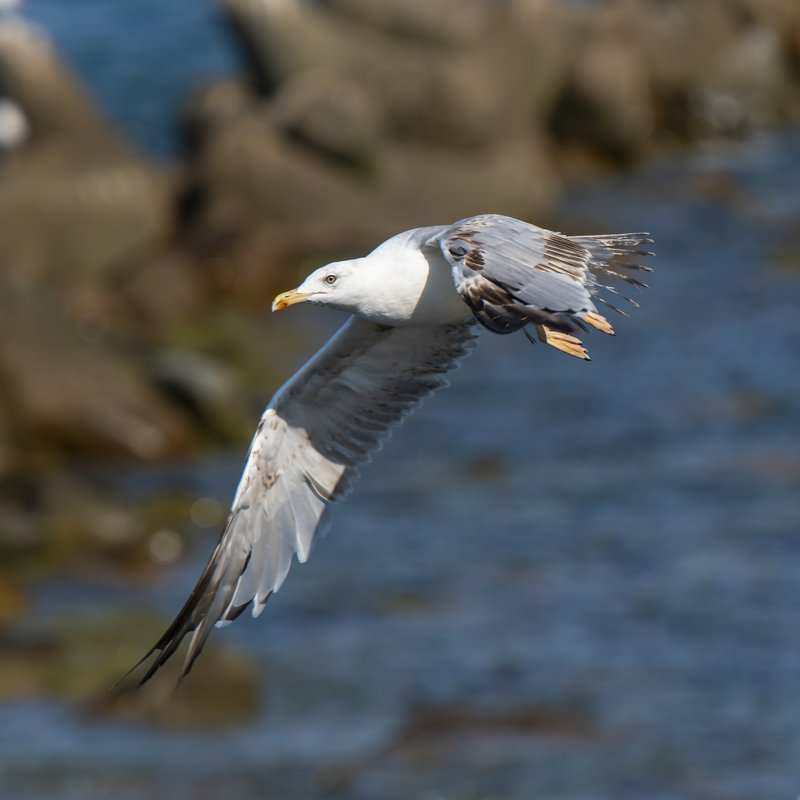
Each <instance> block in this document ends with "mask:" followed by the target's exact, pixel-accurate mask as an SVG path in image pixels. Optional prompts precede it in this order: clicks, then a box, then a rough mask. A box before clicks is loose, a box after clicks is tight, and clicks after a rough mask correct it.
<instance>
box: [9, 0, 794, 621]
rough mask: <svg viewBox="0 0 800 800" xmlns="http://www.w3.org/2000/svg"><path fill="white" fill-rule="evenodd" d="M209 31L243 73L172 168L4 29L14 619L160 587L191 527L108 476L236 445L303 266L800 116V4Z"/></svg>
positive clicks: (266, 17)
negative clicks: (173, 540)
mask: <svg viewBox="0 0 800 800" xmlns="http://www.w3.org/2000/svg"><path fill="white" fill-rule="evenodd" d="M220 11H221V17H222V19H223V20H224V21H225V23H226V24H227V25H228V26H229V28H230V29H231V31H232V32H233V34H234V35H235V38H236V40H237V41H238V43H239V44H240V46H241V54H242V65H243V67H242V72H241V74H239V75H231V76H221V77H220V79H219V80H218V81H216V82H214V83H211V84H209V85H206V86H202V87H198V88H197V89H196V91H195V92H194V94H193V95H192V96H191V97H188V98H186V103H185V107H184V108H183V109H182V110H180V125H181V132H182V140H183V147H184V150H183V157H182V158H181V159H180V161H179V162H178V163H174V164H171V165H168V166H164V165H160V164H156V163H151V162H150V161H148V159H147V158H145V157H144V156H143V155H142V153H141V152H139V151H138V150H137V146H136V144H135V143H134V142H130V141H126V140H125V139H124V137H123V136H122V135H121V134H120V133H119V132H118V131H117V130H115V128H114V126H113V125H112V124H110V122H109V121H108V119H107V118H106V117H105V115H104V113H103V111H102V110H100V109H98V108H97V107H96V106H95V104H94V103H93V102H92V100H91V98H90V97H89V96H88V95H87V92H86V91H85V89H84V88H83V87H82V86H81V85H80V83H79V81H78V80H77V78H76V76H75V74H74V73H73V72H72V70H71V69H70V67H69V65H67V64H66V63H64V61H63V60H62V58H61V57H60V56H59V53H58V52H56V51H55V49H54V47H53V46H52V44H51V43H50V42H49V41H48V39H47V37H46V35H45V34H44V33H42V32H41V31H39V30H37V29H35V28H33V27H32V26H30V25H28V24H26V23H25V22H24V21H22V20H20V19H17V18H6V19H4V20H1V21H0V557H2V563H3V564H4V565H7V569H6V570H5V571H0V624H2V621H3V620H4V619H5V618H6V616H10V617H13V616H14V613H15V611H14V610H15V609H18V608H21V607H22V605H23V604H24V603H23V600H21V599H20V596H19V594H18V593H17V592H16V591H15V589H14V586H12V585H11V584H9V586H8V587H5V584H4V582H6V583H7V582H9V581H10V580H11V578H10V574H11V572H12V571H13V572H14V574H16V575H19V574H20V569H23V574H24V569H27V570H30V571H33V572H34V573H35V572H37V571H39V572H40V571H41V570H42V569H47V568H49V567H51V566H55V565H58V566H59V568H61V567H62V566H63V564H64V563H71V564H74V563H76V562H77V563H83V562H85V561H87V560H90V561H94V560H96V561H99V562H101V563H105V564H106V565H109V566H110V567H113V568H120V569H125V570H130V569H138V568H142V569H146V568H147V564H149V563H150V562H151V561H152V560H153V559H152V556H153V552H154V551H153V547H152V546H151V545H152V538H151V534H152V532H153V530H155V529H157V528H158V527H159V526H163V525H164V524H165V522H164V520H165V519H166V520H167V521H169V520H170V514H174V509H173V510H172V511H169V510H166V511H165V510H164V509H161V510H151V511H150V512H148V513H141V510H140V509H137V510H136V513H133V511H134V510H133V509H132V508H131V506H130V501H129V500H128V499H127V498H124V497H117V496H116V495H115V494H114V493H113V492H110V491H108V490H107V489H106V488H104V487H103V482H102V480H99V479H98V473H100V474H102V472H103V471H105V470H114V469H115V468H116V467H117V466H118V465H120V464H125V463H130V462H131V461H132V460H133V461H137V462H163V461H168V460H172V459H180V458H184V457H188V456H190V455H192V454H194V453H196V452H198V450H199V449H200V448H203V447H207V446H209V445H216V446H219V445H220V444H224V443H229V444H233V443H237V445H238V444H239V443H245V442H246V441H247V438H248V437H249V435H250V433H251V430H252V426H253V419H254V416H255V414H256V413H257V412H258V410H259V409H260V406H261V405H263V404H264V402H265V401H266V399H267V397H268V395H269V393H270V391H271V389H272V388H274V387H275V386H276V384H277V382H278V381H279V380H280V379H281V377H283V375H282V373H283V371H284V369H285V368H284V366H283V365H284V363H285V359H286V356H285V354H286V353H287V352H291V351H292V349H293V348H294V349H297V348H298V347H299V346H301V345H298V344H297V343H294V342H292V341H287V340H285V339H282V338H280V335H279V334H278V333H276V332H275V331H274V330H273V329H272V328H271V327H270V323H269V320H268V315H267V314H266V309H267V306H268V302H269V300H270V298H271V297H272V296H273V295H274V294H275V293H276V292H277V291H278V290H282V289H286V288H289V287H291V286H293V285H294V284H295V281H296V280H297V278H298V276H299V275H300V274H301V273H302V272H304V271H307V269H308V268H309V267H310V266H312V265H315V264H318V263H322V262H324V261H326V260H331V259H333V258H336V257H343V256H345V255H346V254H349V253H361V252H363V251H365V250H366V249H368V248H369V247H370V246H372V245H374V244H375V243H376V242H378V241H380V240H382V239H383V238H385V237H386V236H388V235H390V234H391V233H394V232H396V231H399V230H401V229H404V228H407V227H412V226H415V225H421V224H433V223H439V222H449V221H452V220H455V219H458V218H460V217H462V216H466V215H469V214H473V213H477V212H481V211H496V212H502V213H507V214H512V215H515V216H519V217H523V218H527V219H532V220H536V221H537V222H539V223H542V224H550V225H554V224H556V223H555V222H554V221H553V219H552V215H551V208H552V205H553V203H554V201H555V199H556V198H557V197H558V192H559V189H560V187H561V186H562V185H563V183H564V181H568V180H570V178H573V177H575V176H580V175H585V174H587V173H590V172H593V171H599V170H607V169H620V168H629V167H631V166H632V165H635V164H636V163H637V162H640V161H641V160H643V159H646V158H648V157H651V156H653V155H654V154H658V153H663V152H665V151H667V150H669V149H673V150H674V149H676V148H680V147H685V146H687V145H689V144H691V143H692V142H695V141H697V140H701V139H708V138H716V137H726V136H740V135H745V134H747V133H748V132H751V131H753V130H757V129H761V128H764V127H768V126H774V125H779V124H786V123H790V122H793V121H797V120H798V119H800V4H798V3H797V0H736V2H731V0H704V2H697V0H608V1H607V2H596V3H586V4H572V3H564V2H557V0H507V2H493V1H492V0H381V2H375V0H320V2H314V3H312V2H310V1H309V0H223V1H222V2H221V5H220ZM152 91H154V92H157V91H158V76H157V75H154V76H153V86H152ZM178 113H179V110H178V109H176V116H178ZM231 488H232V487H231ZM180 510H181V513H183V512H184V511H185V508H184V507H183V506H181V509H180ZM156 552H157V549H156ZM156 560H158V559H156ZM4 575H5V577H3V576H4ZM3 606H7V607H8V609H9V611H8V614H6V612H5V611H4V610H3V608H2V607H3Z"/></svg>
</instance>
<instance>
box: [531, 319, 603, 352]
mask: <svg viewBox="0 0 800 800" xmlns="http://www.w3.org/2000/svg"><path fill="white" fill-rule="evenodd" d="M536 333H537V334H538V336H539V341H541V342H544V343H545V344H549V345H550V346H551V347H555V348H556V350H561V352H562V353H566V354H567V355H570V356H575V358H582V359H584V360H585V361H590V360H591V359H590V358H589V354H588V353H587V352H586V350H585V348H584V347H583V343H582V342H581V340H580V339H577V338H576V337H575V336H570V335H569V334H568V333H561V332H560V331H554V330H551V329H550V328H548V327H547V325H541V324H538V325H537V326H536Z"/></svg>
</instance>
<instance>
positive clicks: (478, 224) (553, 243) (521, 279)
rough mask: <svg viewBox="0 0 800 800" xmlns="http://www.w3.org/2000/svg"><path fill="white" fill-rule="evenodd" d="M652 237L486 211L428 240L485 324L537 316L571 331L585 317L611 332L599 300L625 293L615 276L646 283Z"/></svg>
mask: <svg viewBox="0 0 800 800" xmlns="http://www.w3.org/2000/svg"><path fill="white" fill-rule="evenodd" d="M651 242H652V239H650V238H649V237H648V234H645V233H624V234H609V235H599V236H564V235H562V234H559V233H554V232H552V231H548V230H545V229H543V228H539V227H537V226H536V225H531V224H529V223H527V222H522V221H521V220H518V219H514V218H512V217H504V216H501V215H499V214H485V215H482V216H477V217H469V218H467V219H464V220H461V221H460V222H456V223H455V224H454V225H452V226H450V227H449V228H446V229H445V230H444V231H440V232H437V233H436V234H434V236H433V237H431V240H430V241H429V245H431V246H438V247H439V248H441V252H442V254H443V255H444V257H445V259H446V260H447V261H448V262H449V263H450V266H451V268H452V272H453V280H454V281H455V284H456V288H457V289H458V291H459V292H460V293H461V296H462V297H463V299H464V301H465V302H466V303H467V305H468V306H469V307H470V308H471V309H472V311H473V313H474V314H475V316H476V318H477V319H478V321H479V322H480V323H481V324H483V325H484V326H485V327H487V328H489V329H490V330H492V331H494V332H495V333H512V332H513V331H516V330H519V329H520V328H524V327H525V326H526V325H528V324H529V323H534V324H535V325H537V326H541V327H543V329H544V330H545V331H547V330H550V331H557V332H559V333H569V332H571V331H573V330H574V329H575V326H576V325H577V326H578V327H583V325H582V324H581V320H583V321H584V322H588V323H589V324H590V325H591V326H592V327H595V328H598V329H599V330H604V331H606V332H611V326H610V325H609V324H608V322H607V320H605V319H604V318H603V317H601V316H600V315H599V314H598V313H597V308H596V307H595V304H594V301H595V300H600V301H601V302H603V303H605V304H606V305H608V306H609V307H611V308H615V307H614V306H612V305H611V304H610V303H608V301H607V300H606V299H605V298H604V297H602V296H601V293H602V292H604V291H605V292H610V293H611V294H617V295H619V291H618V290H617V288H616V287H615V286H614V285H608V280H612V281H614V280H622V281H624V282H627V283H628V284H630V285H632V286H636V287H638V288H646V285H645V284H644V283H643V282H642V281H641V280H640V279H638V278H637V277H635V273H637V272H641V271H643V270H644V271H650V267H647V266H645V265H643V264H640V263H639V262H638V259H640V258H644V257H646V256H651V255H653V254H652V253H651V252H650V251H649V250H646V249H644V248H643V247H642V246H643V245H646V244H650V243H651ZM620 296H622V295H620ZM624 299H626V300H628V301H629V302H631V303H632V304H633V305H636V303H635V302H634V301H633V300H630V299H629V298H624ZM615 310H617V311H619V309H616V308H615ZM620 313H622V312H620ZM598 322H599V325H598V324H597V323H598ZM537 330H539V328H538V327H537ZM544 340H545V341H548V339H547V337H546V336H545V338H544ZM556 341H562V339H561V338H560V337H551V339H550V340H549V341H548V343H549V344H553V343H554V342H556ZM576 341H577V340H576ZM576 352H577V351H576Z"/></svg>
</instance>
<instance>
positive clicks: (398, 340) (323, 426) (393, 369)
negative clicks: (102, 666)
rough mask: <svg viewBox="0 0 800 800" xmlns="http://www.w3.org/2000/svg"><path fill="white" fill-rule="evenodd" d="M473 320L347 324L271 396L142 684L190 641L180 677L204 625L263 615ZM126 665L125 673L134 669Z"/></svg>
mask: <svg viewBox="0 0 800 800" xmlns="http://www.w3.org/2000/svg"><path fill="white" fill-rule="evenodd" d="M475 341H476V337H475V325H474V323H472V322H462V323H458V324H454V325H442V326H440V327H425V328H422V327H408V328H403V327H399V328H389V327H385V326H379V325H374V324H373V323H370V322H366V321H365V320H362V319H359V318H356V317H351V318H350V320H349V321H348V322H347V323H346V324H345V325H344V326H343V327H342V328H341V329H340V330H339V332H338V333H337V334H336V335H335V336H334V337H333V338H332V339H331V340H330V341H329V342H328V343H327V344H326V345H325V347H323V348H322V350H320V351H319V352H318V353H317V354H316V355H315V356H314V357H313V358H312V359H311V360H310V361H309V362H308V363H307V364H306V365H305V366H304V367H302V369H300V370H299V371H298V372H297V373H296V374H295V375H294V376H293V377H292V378H291V379H290V380H289V381H288V382H287V383H286V384H285V385H284V386H283V387H282V388H281V389H280V390H279V391H278V392H277V394H276V395H275V397H274V398H273V399H272V401H271V402H270V404H269V406H268V407H267V410H266V411H265V412H264V416H263V417H262V418H261V422H260V423H259V426H258V430H257V431H256V435H255V437H254V439H253V443H252V445H251V446H250V453H249V455H248V458H247V463H246V465H245V469H244V473H243V474H242V478H241V481H240V483H239V487H238V489H237V491H236V496H235V498H234V501H233V507H232V509H231V513H230V515H229V517H228V521H227V524H226V526H225V529H224V531H223V533H222V536H221V538H220V540H219V543H218V544H217V547H216V549H215V550H214V553H213V555H212V556H211V559H210V560H209V562H208V565H207V566H206V568H205V570H204V571H203V574H202V575H201V577H200V580H199V581H198V582H197V585H196V586H195V588H194V590H193V591H192V593H191V595H190V596H189V599H188V600H187V601H186V603H185V604H184V606H183V608H182V609H181V611H180V612H179V614H178V616H177V617H176V618H175V620H174V621H173V622H172V624H171V625H170V626H169V628H168V629H167V630H166V632H165V633H164V635H163V636H162V637H161V638H160V639H159V640H158V641H157V642H156V643H155V645H153V647H152V648H151V649H150V651H149V652H148V653H147V654H146V655H145V657H144V658H143V659H142V661H140V662H139V664H137V667H138V666H139V665H141V664H143V663H145V662H149V664H148V668H147V671H146V672H145V674H144V677H143V678H142V679H141V683H144V682H145V681H147V680H149V679H150V678H151V677H152V676H153V675H154V674H155V673H156V672H157V671H158V669H159V668H160V667H161V666H162V665H163V664H164V663H165V662H166V661H167V659H169V658H170V656H172V655H173V653H174V652H175V651H176V650H177V648H178V646H179V645H180V643H181V641H182V640H183V639H184V638H185V637H186V636H187V635H188V634H190V633H191V634H192V636H191V640H190V642H189V648H188V652H187V654H186V659H185V661H184V664H183V670H182V673H181V677H183V675H185V674H186V673H187V672H188V671H189V670H190V669H191V666H192V664H193V663H194V661H195V659H196V658H197V656H198V655H199V654H200V651H201V650H202V649H203V645H204V644H205V642H206V640H207V639H208V636H209V634H210V633H211V630H212V628H213V627H214V625H215V624H224V623H225V622H229V621H231V620H233V619H235V618H236V617H237V616H238V615H239V614H241V613H242V611H243V610H244V609H245V608H247V607H250V606H252V608H253V613H254V614H258V613H260V611H261V610H262V609H263V607H264V604H265V603H266V601H267V598H268V597H269V596H270V595H271V594H272V593H273V592H275V591H277V590H278V588H279V587H280V586H281V584H282V583H283V580H284V578H285V577H286V574H287V573H288V571H289V567H290V566H291V563H292V560H293V558H294V556H295V555H296V556H297V559H298V560H299V561H305V560H306V559H307V558H308V556H309V553H310V551H311V547H312V544H313V542H314V539H315V537H316V536H317V535H319V533H320V532H321V531H322V529H323V526H324V524H325V519H326V514H325V512H326V509H327V507H328V504H329V503H332V502H334V501H336V500H340V499H342V498H343V497H344V496H345V495H346V494H347V493H348V492H349V490H350V488H351V486H352V484H353V481H354V480H355V478H356V477H357V475H358V465H360V464H363V463H364V462H366V461H367V460H368V459H369V456H370V453H372V452H373V451H374V450H375V449H377V448H378V447H379V446H380V444H381V442H382V441H383V440H384V439H385V438H386V437H387V436H388V435H389V429H390V428H391V427H392V426H393V425H395V424H397V423H399V422H401V421H402V419H403V418H404V417H405V416H406V415H407V414H409V413H410V412H411V411H413V410H414V409H415V408H417V407H418V406H419V405H420V403H421V402H422V400H423V399H424V398H425V397H426V396H427V395H429V394H430V393H431V392H433V391H435V390H436V389H439V388H441V387H443V386H446V385H447V380H446V378H445V377H444V373H446V372H447V371H449V370H451V369H453V368H454V367H456V366H457V365H458V362H459V360H460V359H461V358H463V357H464V356H465V355H467V354H468V353H469V351H470V350H471V349H472V348H473V347H474V346H475ZM134 669H136V667H134Z"/></svg>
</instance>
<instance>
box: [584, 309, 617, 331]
mask: <svg viewBox="0 0 800 800" xmlns="http://www.w3.org/2000/svg"><path fill="white" fill-rule="evenodd" d="M581 322H588V323H589V324H590V325H591V326H592V327H593V328H597V330H599V331H602V332H603V333H609V334H611V335H612V336H613V335H614V329H613V328H612V327H611V323H610V322H609V321H608V320H607V319H606V318H605V317H604V316H603V315H602V314H598V313H597V312H596V311H589V312H588V313H587V314H584V315H583V316H582V317H581Z"/></svg>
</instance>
